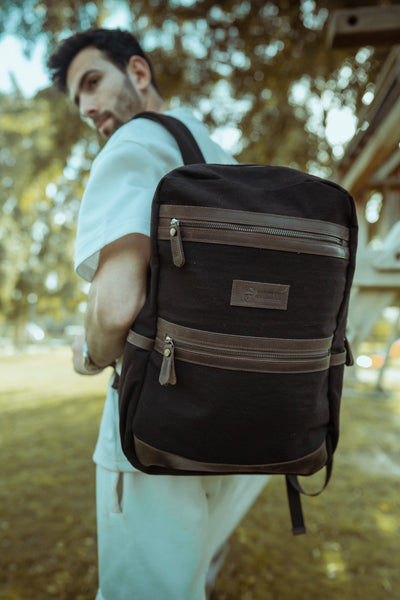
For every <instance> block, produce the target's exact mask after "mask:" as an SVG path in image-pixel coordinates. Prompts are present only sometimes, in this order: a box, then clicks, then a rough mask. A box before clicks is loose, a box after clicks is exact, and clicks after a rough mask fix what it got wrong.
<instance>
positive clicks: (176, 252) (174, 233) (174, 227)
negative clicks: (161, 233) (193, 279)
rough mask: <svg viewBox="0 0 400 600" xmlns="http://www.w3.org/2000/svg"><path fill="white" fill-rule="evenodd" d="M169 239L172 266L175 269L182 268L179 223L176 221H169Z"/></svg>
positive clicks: (183, 260)
mask: <svg viewBox="0 0 400 600" xmlns="http://www.w3.org/2000/svg"><path fill="white" fill-rule="evenodd" d="M169 237H170V240H171V252H172V260H173V261H174V265H175V266H176V267H183V265H184V264H185V254H184V252H183V245H182V236H181V229H180V223H179V221H178V220H177V219H171V223H170V230H169Z"/></svg>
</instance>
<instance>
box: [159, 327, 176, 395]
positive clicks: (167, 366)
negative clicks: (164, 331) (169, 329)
mask: <svg viewBox="0 0 400 600" xmlns="http://www.w3.org/2000/svg"><path fill="white" fill-rule="evenodd" d="M174 354H175V353H174V342H173V340H172V339H171V338H170V337H169V335H167V336H166V338H165V344H164V351H163V361H162V364H161V370H160V376H159V378H158V382H159V384H160V385H168V384H170V385H175V384H176V373H175V360H174Z"/></svg>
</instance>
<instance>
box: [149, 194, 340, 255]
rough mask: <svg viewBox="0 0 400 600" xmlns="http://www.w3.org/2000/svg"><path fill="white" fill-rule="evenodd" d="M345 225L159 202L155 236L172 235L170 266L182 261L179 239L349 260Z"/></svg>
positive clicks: (180, 241)
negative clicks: (156, 234)
mask: <svg viewBox="0 0 400 600" xmlns="http://www.w3.org/2000/svg"><path fill="white" fill-rule="evenodd" d="M349 237H350V235H349V229H348V228H347V227H344V226H342V225H338V224H336V223H331V222H328V221H318V220H313V219H303V218H300V217H290V216H286V215H274V214H266V213H253V212H246V211H238V210H227V209H220V208H209V207H207V208H204V207H197V206H175V205H161V206H160V215H159V227H158V238H159V239H160V240H170V242H171V254H172V258H173V262H174V265H175V266H177V267H182V266H183V265H184V264H185V253H184V245H183V242H185V241H188V242H203V243H213V244H226V245H234V246H245V247H252V248H265V249H270V250H280V251H286V252H296V253H305V254H316V255H320V256H330V257H333V258H340V259H344V260H347V259H348V258H349V247H348V242H349Z"/></svg>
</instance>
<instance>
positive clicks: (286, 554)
mask: <svg viewBox="0 0 400 600" xmlns="http://www.w3.org/2000/svg"><path fill="white" fill-rule="evenodd" d="M107 377H108V375H107V374H102V375H100V376H97V377H93V378H83V377H80V376H78V375H75V374H74V373H72V371H71V368H70V353H69V351H68V350H67V349H57V350H53V351H51V352H44V351H43V352H40V353H35V354H21V355H15V356H3V357H2V359H1V366H0V408H1V428H0V447H1V464H2V482H1V487H0V600H47V599H52V598H57V599H58V600H67V599H68V600H89V599H90V600H93V599H94V597H95V594H96V589H97V570H96V530H95V512H94V467H93V465H92V462H91V454H92V451H93V448H94V444H95V441H96V436H97V430H98V426H99V422H100V416H101V410H102V406H103V401H104V390H105V386H106V381H107ZM390 388H391V391H392V396H391V397H390V398H389V399H387V398H386V399H383V397H380V398H379V397H378V398H377V397H373V395H371V394H370V393H369V392H370V389H371V386H370V385H367V384H361V383H355V382H354V381H349V382H348V383H347V385H346V388H345V392H344V397H343V410H342V427H341V440H340V444H339V450H338V451H337V453H336V458H335V467H334V473H333V477H332V481H331V483H330V484H329V486H328V488H327V490H326V491H325V492H324V493H323V494H322V495H321V496H319V497H317V498H305V499H304V500H303V509H304V513H305V518H306V525H307V529H308V533H307V535H305V536H298V537H293V536H292V534H291V532H290V521H289V514H288V508H287V503H286V492H285V488H284V480H283V478H281V477H276V478H273V479H272V480H271V482H270V483H269V484H268V486H267V487H266V488H265V490H264V492H263V493H262V495H261V496H260V497H259V499H258V500H257V502H256V504H255V505H254V506H253V508H252V509H251V511H250V512H249V513H248V515H247V516H246V517H245V519H244V520H243V521H242V523H241V524H240V526H239V527H238V529H237V530H236V532H235V533H234V535H233V536H232V539H231V542H230V552H229V555H228V557H227V560H226V563H225V565H224V567H223V569H222V571H221V573H220V576H219V578H218V581H217V585H216V588H215V591H214V593H213V600H270V599H271V600H272V599H273V600H288V599H289V598H290V599H291V600H309V599H310V598H314V599H316V600H331V599H337V598H342V599H345V600H383V599H385V598H388V599H390V598H393V599H397V598H399V597H400V571H399V569H398V552H399V551H398V548H399V534H400V498H399V475H400V462H399V461H398V446H399V438H400V434H399V429H400V401H399V400H400V376H399V384H396V382H392V381H391V383H390ZM127 600H130V599H127ZM154 600H162V598H160V599H154ZM188 600H190V599H188Z"/></svg>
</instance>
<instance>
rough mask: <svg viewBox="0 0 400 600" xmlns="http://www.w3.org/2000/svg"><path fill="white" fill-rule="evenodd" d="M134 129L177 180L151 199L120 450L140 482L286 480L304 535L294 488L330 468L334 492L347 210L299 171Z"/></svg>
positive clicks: (351, 252)
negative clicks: (167, 151)
mask: <svg viewBox="0 0 400 600" xmlns="http://www.w3.org/2000/svg"><path fill="white" fill-rule="evenodd" d="M138 117H145V118H148V119H152V120H155V121H156V122H158V123H160V124H161V125H163V126H164V127H166V128H167V129H168V130H169V131H170V133H172V135H173V136H174V137H175V139H176V141H177V143H178V145H179V147H180V150H181V153H182V157H183V161H184V164H185V166H183V167H180V168H177V169H174V170H173V171H171V172H170V173H168V174H167V175H166V176H165V177H163V178H162V179H161V181H160V183H159V185H158V187H157V190H156V193H155V195H154V199H153V205H152V217H151V263H150V270H149V282H148V295H147V300H146V303H145V305H144V307H143V309H142V310H141V312H140V314H139V316H138V317H137V319H136V321H135V323H134V324H133V326H132V329H131V331H130V332H129V335H128V338H127V343H126V347H125V351H124V359H123V365H122V373H121V378H120V382H119V402H120V406H119V410H120V433H121V442H122V448H123V451H124V453H125V455H126V457H127V458H128V460H129V461H130V462H131V463H132V464H133V465H134V466H135V467H136V468H138V469H140V470H141V471H144V472H145V473H149V474H171V475H199V474H200V475H204V474H207V475H210V474H215V475H217V474H219V475H221V474H233V473H243V474H254V473H257V474H260V473H266V474H267V473H268V474H275V473H279V474H284V475H286V483H287V492H288V497H289V505H290V510H291V517H292V524H293V532H294V533H303V532H304V531H305V528H304V520H303V515H302V510H301V502H300V496H299V492H303V490H302V488H301V486H300V484H299V482H298V480H297V476H298V475H310V474H312V473H315V472H316V471H318V470H320V469H321V468H323V467H324V466H326V467H327V470H326V481H325V485H326V484H327V482H328V480H329V477H330V473H331V468H332V459H333V453H334V451H335V449H336V446H337V442H338V434H339V409H340V398H341V392H342V382H343V370H344V365H345V364H352V359H351V353H350V350H349V348H348V345H347V342H346V337H345V328H346V317H347V308H348V301H349V293H350V287H351V283H352V278H353V272H354V267H355V254H356V243H357V220H356V212H355V206H354V201H353V199H352V197H351V196H350V195H349V193H348V192H346V191H345V190H344V189H342V188H341V187H339V186H338V185H336V184H334V183H332V182H330V181H327V180H324V179H320V178H318V177H314V176H311V175H307V174H305V173H302V172H300V171H297V170H294V169H289V168H284V167H274V166H262V165H255V164H241V165H214V164H205V161H204V158H203V156H202V154H201V151H200V149H199V148H198V146H197V144H196V142H195V140H194V139H193V137H192V135H191V133H190V132H189V131H188V130H187V128H186V127H185V126H184V125H183V124H182V123H181V122H180V121H178V120H176V119H174V118H172V117H168V116H166V115H159V114H155V113H142V114H139V115H138ZM325 485H324V487H325Z"/></svg>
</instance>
